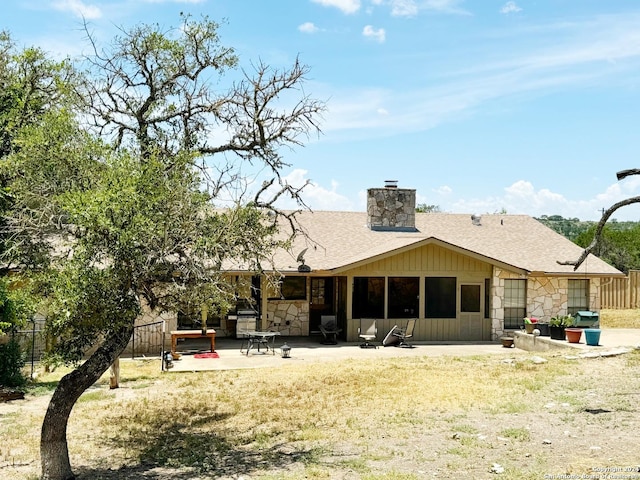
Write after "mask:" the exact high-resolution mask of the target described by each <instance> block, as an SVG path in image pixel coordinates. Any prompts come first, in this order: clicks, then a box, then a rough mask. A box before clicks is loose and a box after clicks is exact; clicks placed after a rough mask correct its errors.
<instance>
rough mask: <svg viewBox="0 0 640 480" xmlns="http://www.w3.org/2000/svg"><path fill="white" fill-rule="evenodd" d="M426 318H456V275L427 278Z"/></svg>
mask: <svg viewBox="0 0 640 480" xmlns="http://www.w3.org/2000/svg"><path fill="white" fill-rule="evenodd" d="M424 297H425V300H424V301H425V316H426V318H456V277H427V278H425V296H424Z"/></svg>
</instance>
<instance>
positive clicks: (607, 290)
mask: <svg viewBox="0 0 640 480" xmlns="http://www.w3.org/2000/svg"><path fill="white" fill-rule="evenodd" d="M600 308H611V309H628V308H640V270H630V271H629V275H628V276H626V277H624V278H612V279H610V280H605V281H604V282H603V284H602V287H601V288H600Z"/></svg>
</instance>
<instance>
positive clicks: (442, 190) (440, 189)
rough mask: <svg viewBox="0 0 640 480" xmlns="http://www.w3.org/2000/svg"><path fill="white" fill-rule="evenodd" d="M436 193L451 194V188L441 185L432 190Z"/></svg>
mask: <svg viewBox="0 0 640 480" xmlns="http://www.w3.org/2000/svg"><path fill="white" fill-rule="evenodd" d="M434 192H436V193H437V194H438V195H451V194H452V193H453V189H452V188H451V187H449V186H447V185H442V186H440V187H438V188H436V189H435V190H434Z"/></svg>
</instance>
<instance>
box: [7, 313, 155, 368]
mask: <svg viewBox="0 0 640 480" xmlns="http://www.w3.org/2000/svg"><path fill="white" fill-rule="evenodd" d="M29 323H30V327H31V328H25V329H22V330H14V331H12V332H11V333H10V335H11V339H12V340H15V341H16V342H17V343H18V345H20V348H21V350H22V351H23V352H25V354H26V357H25V360H26V361H27V362H31V363H32V364H35V363H38V362H40V361H41V360H42V357H43V356H44V354H45V353H46V352H47V338H46V334H45V328H44V323H45V319H44V318H36V319H34V320H32V321H31V322H29ZM163 323H164V322H163V321H162V320H160V321H157V322H151V323H145V324H142V325H136V326H135V327H134V328H133V334H132V335H131V340H129V344H128V345H127V347H126V348H125V350H124V354H125V355H129V354H130V355H131V358H136V356H138V357H140V356H145V355H153V356H155V355H161V354H162V352H163V351H164V343H165V333H164V328H163V325H162V324H163Z"/></svg>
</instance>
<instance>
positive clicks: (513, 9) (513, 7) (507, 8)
mask: <svg viewBox="0 0 640 480" xmlns="http://www.w3.org/2000/svg"><path fill="white" fill-rule="evenodd" d="M521 11H522V8H520V7H519V6H518V5H517V4H516V2H507V3H505V4H504V5H503V6H502V8H501V9H500V13H504V14H509V13H517V12H521Z"/></svg>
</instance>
